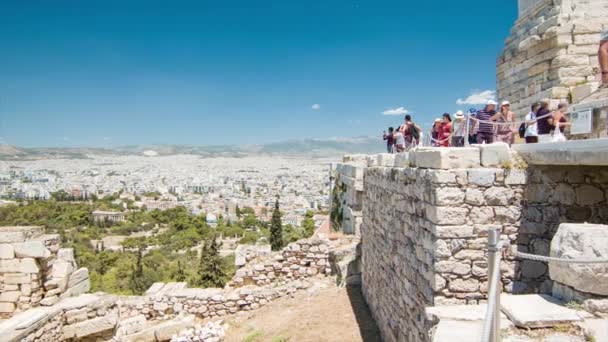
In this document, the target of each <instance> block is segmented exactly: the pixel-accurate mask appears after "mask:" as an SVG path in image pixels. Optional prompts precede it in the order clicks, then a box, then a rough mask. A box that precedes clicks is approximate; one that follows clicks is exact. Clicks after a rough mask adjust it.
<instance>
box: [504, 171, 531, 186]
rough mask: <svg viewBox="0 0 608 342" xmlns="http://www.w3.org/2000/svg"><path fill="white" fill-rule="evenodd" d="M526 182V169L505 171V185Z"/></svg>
mask: <svg viewBox="0 0 608 342" xmlns="http://www.w3.org/2000/svg"><path fill="white" fill-rule="evenodd" d="M527 183H528V176H527V174H526V170H523V169H510V170H506V171H505V185H524V184H527Z"/></svg>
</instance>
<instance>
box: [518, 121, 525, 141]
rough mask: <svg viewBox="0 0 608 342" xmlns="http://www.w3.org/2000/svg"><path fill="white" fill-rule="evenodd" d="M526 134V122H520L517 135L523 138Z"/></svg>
mask: <svg viewBox="0 0 608 342" xmlns="http://www.w3.org/2000/svg"><path fill="white" fill-rule="evenodd" d="M525 136H526V123H525V122H522V123H521V125H519V137H520V138H523V137H525Z"/></svg>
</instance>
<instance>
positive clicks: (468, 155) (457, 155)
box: [410, 147, 480, 169]
mask: <svg viewBox="0 0 608 342" xmlns="http://www.w3.org/2000/svg"><path fill="white" fill-rule="evenodd" d="M410 154H413V155H414V156H415V158H414V159H415V166H417V167H421V168H428V169H458V168H471V167H479V165H480V153H479V149H478V148H475V147H435V148H427V149H420V150H416V151H413V152H410Z"/></svg>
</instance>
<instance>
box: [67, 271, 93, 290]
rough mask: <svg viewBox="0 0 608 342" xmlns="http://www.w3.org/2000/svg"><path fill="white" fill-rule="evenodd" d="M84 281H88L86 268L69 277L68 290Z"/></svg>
mask: <svg viewBox="0 0 608 342" xmlns="http://www.w3.org/2000/svg"><path fill="white" fill-rule="evenodd" d="M86 279H89V270H88V269H87V268H86V267H82V268H79V269H78V270H76V271H75V272H74V273H72V274H71V275H70V278H69V280H68V288H70V287H74V286H76V285H77V284H79V283H81V282H83V281H84V280H86Z"/></svg>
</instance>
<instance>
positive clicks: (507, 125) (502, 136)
mask: <svg viewBox="0 0 608 342" xmlns="http://www.w3.org/2000/svg"><path fill="white" fill-rule="evenodd" d="M510 109H511V104H510V103H509V101H503V102H502V103H501V104H500V112H498V114H497V118H496V122H498V123H500V124H499V125H497V127H496V140H497V141H502V142H504V143H507V144H509V146H510V145H513V143H514V142H515V124H514V120H515V114H514V113H513V112H512V111H511V110H510Z"/></svg>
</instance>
